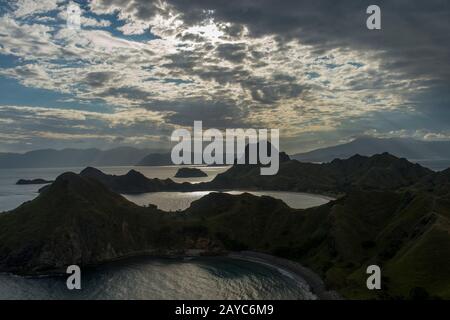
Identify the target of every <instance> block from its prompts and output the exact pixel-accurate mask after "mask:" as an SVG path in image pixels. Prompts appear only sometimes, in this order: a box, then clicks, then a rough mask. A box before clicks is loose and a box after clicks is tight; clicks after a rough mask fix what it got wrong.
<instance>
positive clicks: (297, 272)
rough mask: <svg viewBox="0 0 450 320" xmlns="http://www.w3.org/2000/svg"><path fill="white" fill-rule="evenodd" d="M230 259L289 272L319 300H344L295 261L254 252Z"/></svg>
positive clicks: (231, 255) (244, 252)
mask: <svg viewBox="0 0 450 320" xmlns="http://www.w3.org/2000/svg"><path fill="white" fill-rule="evenodd" d="M228 257H230V258H233V259H239V260H246V261H251V262H255V263H260V264H264V265H266V266H269V267H272V268H275V269H277V270H279V271H280V272H281V271H282V270H284V271H286V272H288V274H289V276H293V277H294V280H295V281H298V282H299V283H303V284H306V285H307V286H308V287H309V290H310V291H311V292H312V293H313V294H314V295H316V297H317V299H319V300H341V299H343V298H342V297H341V296H340V295H339V293H337V292H336V291H329V290H327V289H326V287H325V284H324V283H323V281H322V279H321V278H320V277H319V276H318V275H317V274H316V273H314V272H313V271H312V270H310V269H308V268H306V267H304V266H302V265H301V264H299V263H297V262H295V261H291V260H287V259H283V258H279V257H275V256H272V255H268V254H264V253H259V252H253V251H241V252H232V253H230V254H228ZM282 273H283V272H282Z"/></svg>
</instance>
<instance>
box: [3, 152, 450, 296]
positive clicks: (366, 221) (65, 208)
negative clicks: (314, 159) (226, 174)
mask: <svg viewBox="0 0 450 320" xmlns="http://www.w3.org/2000/svg"><path fill="white" fill-rule="evenodd" d="M395 159H396V158H395ZM395 159H394V158H393V161H392V162H387V163H386V162H384V161H382V163H381V164H380V162H379V159H375V160H376V161H375V160H373V161H374V163H373V166H374V167H370V166H367V163H366V162H367V159H366V161H361V160H363V159H358V158H356V159H354V160H353V161H355V162H356V163H357V164H358V166H357V167H359V168H360V169H359V171H358V170H351V171H350V170H348V171H344V172H348V173H346V176H348V177H349V179H348V181H349V182H350V186H351V185H352V183H353V184H354V185H353V187H351V188H348V189H346V190H347V191H346V192H345V193H344V195H343V196H342V197H340V198H339V199H337V200H335V201H331V202H329V203H327V204H325V205H322V206H319V207H315V208H309V209H305V210H295V209H292V208H290V207H288V206H287V205H286V204H285V203H284V202H282V201H281V200H276V199H273V198H270V197H265V196H263V197H256V196H253V195H250V194H242V195H229V194H225V193H211V194H209V195H207V196H205V197H203V198H202V199H200V200H197V201H195V202H193V203H192V205H191V207H190V208H188V209H186V210H185V211H183V212H179V213H165V212H162V211H160V210H157V209H156V208H155V207H146V208H144V207H139V206H136V205H135V204H133V203H131V202H129V201H127V200H126V199H125V198H123V197H122V196H120V195H118V194H116V193H114V192H112V191H111V190H110V189H109V188H108V187H107V186H106V185H104V184H103V183H102V182H99V181H97V180H96V179H95V178H92V177H86V176H83V175H76V174H73V173H66V174H63V175H61V176H60V177H58V178H57V179H56V181H55V182H54V183H53V184H52V185H50V186H49V187H48V188H46V189H44V190H43V191H42V193H41V194H40V195H39V196H38V197H37V198H36V199H35V200H33V201H30V202H28V203H25V204H23V205H22V206H20V207H19V208H17V209H15V210H13V211H10V212H8V213H6V214H3V215H1V216H0V271H10V272H15V273H35V272H44V273H45V272H49V271H50V270H55V269H59V268H63V267H64V266H67V265H70V264H79V265H82V266H84V265H91V264H99V263H103V262H107V261H110V260H114V259H118V258H123V257H126V256H130V255H138V254H147V255H158V256H161V255H163V256H164V255H167V256H173V255H184V254H189V252H191V251H192V250H196V251H197V252H201V253H202V254H222V253H224V252H226V251H239V250H249V249H250V250H254V251H260V252H265V253H270V254H273V255H277V256H281V257H285V258H289V259H292V260H295V261H299V262H301V263H302V264H304V265H306V266H308V267H310V268H312V269H313V270H314V271H316V272H317V273H318V274H320V275H321V276H322V277H323V279H324V281H325V283H326V284H327V285H328V286H329V287H330V288H333V289H337V290H338V291H339V292H340V293H341V294H342V295H343V296H344V297H346V298H381V299H397V298H398V299H407V298H415V297H417V296H420V297H427V296H428V297H432V298H437V297H439V298H446V299H450V222H449V219H450V193H449V192H448V190H450V188H449V186H450V184H449V181H450V179H448V177H447V176H446V172H440V173H432V172H430V173H428V174H427V171H428V170H426V169H424V170H422V169H421V168H420V167H416V166H415V165H412V164H409V163H406V164H405V163H404V162H403V161H402V160H401V159H397V160H395ZM398 160H400V162H399V161H398ZM330 165H331V166H340V168H341V169H340V170H345V167H344V165H343V164H342V163H339V162H338V163H335V164H330ZM379 168H382V169H379ZM386 168H387V169H386ZM234 170H237V169H234ZM380 170H381V171H384V170H387V171H385V172H389V171H397V172H396V173H395V174H393V175H392V178H393V180H394V181H393V182H390V183H389V181H387V180H388V179H389V176H390V175H388V174H385V175H381V176H380ZM371 172H378V176H377V175H376V174H375V173H371ZM358 174H359V177H358ZM375 178H376V179H377V180H376V181H378V183H381V184H380V185H381V186H382V187H383V188H384V189H385V190H379V189H380V188H378V189H376V188H368V187H366V186H367V183H363V184H361V181H372V179H375ZM367 179H369V180H367ZM408 183H409V184H410V185H408ZM343 185H346V186H348V185H349V184H348V183H344V184H343ZM387 186H391V187H390V188H388V187H387ZM396 187H399V188H396ZM342 190H344V189H342ZM340 191H341V190H340ZM370 264H378V265H379V266H380V267H381V269H382V275H383V281H382V290H379V291H376V290H375V291H369V290H367V288H366V285H365V280H366V278H367V275H366V273H365V269H366V267H367V266H368V265H370Z"/></svg>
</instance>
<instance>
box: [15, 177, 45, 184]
mask: <svg viewBox="0 0 450 320" xmlns="http://www.w3.org/2000/svg"><path fill="white" fill-rule="evenodd" d="M52 182H53V181H51V180H45V179H40V178H38V179H30V180H28V179H19V180H18V181H17V182H16V184H18V185H27V184H47V183H52Z"/></svg>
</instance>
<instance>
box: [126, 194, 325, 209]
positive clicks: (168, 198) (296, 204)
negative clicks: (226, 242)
mask: <svg viewBox="0 0 450 320" xmlns="http://www.w3.org/2000/svg"><path fill="white" fill-rule="evenodd" d="M210 192H217V191H193V192H152V193H143V194H138V195H124V196H125V198H127V199H128V200H130V201H131V202H134V203H136V204H138V205H141V206H143V205H148V204H154V205H156V206H157V207H158V208H159V209H161V210H164V211H177V210H184V209H186V208H188V207H189V206H190V205H191V203H192V201H195V200H198V199H200V198H201V197H203V196H205V195H207V194H208V193H210ZM223 192H225V193H229V194H241V193H244V192H248V193H251V194H253V195H256V196H263V195H265V196H271V197H273V198H276V199H280V200H283V201H284V202H285V203H286V204H287V205H288V206H290V207H291V208H294V209H306V208H310V207H315V206H319V205H322V204H325V203H327V202H328V201H330V199H331V198H328V197H324V196H320V195H314V194H308V193H300V192H284V191H246V190H234V191H223Z"/></svg>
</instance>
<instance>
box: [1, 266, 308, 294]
mask: <svg viewBox="0 0 450 320" xmlns="http://www.w3.org/2000/svg"><path fill="white" fill-rule="evenodd" d="M81 275H82V282H81V287H82V288H81V290H68V289H67V287H66V279H67V277H66V276H54V277H40V278H24V277H19V276H11V275H5V274H0V299H45V300H46V299H58V300H61V299H64V300H68V299H90V300H94V299H99V300H104V299H108V300H116V299H120V300H126V299H152V300H158V299H194V300H197V299H201V300H209V299H269V300H276V299H300V300H305V299H315V298H316V297H315V296H314V295H313V294H312V293H311V292H310V291H309V287H308V286H307V285H306V284H305V283H304V282H302V281H301V280H294V279H293V278H292V277H290V276H289V275H287V274H284V273H282V272H280V271H279V270H277V269H276V268H272V267H269V266H266V265H262V264H258V263H256V262H250V261H243V260H235V259H231V258H226V257H210V258H191V259H156V258H133V259H127V260H123V261H119V262H114V263H109V264H106V265H102V266H98V267H95V268H89V269H86V270H82V274H81Z"/></svg>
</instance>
